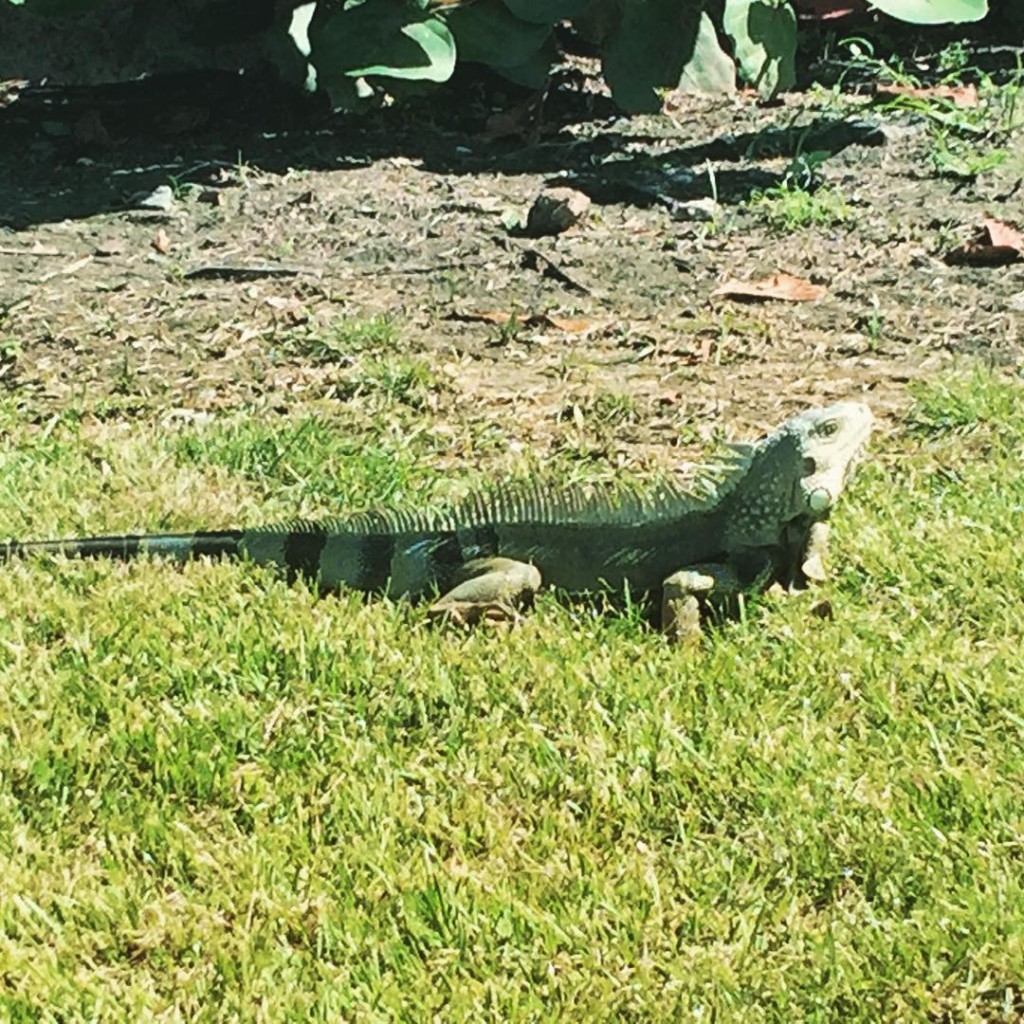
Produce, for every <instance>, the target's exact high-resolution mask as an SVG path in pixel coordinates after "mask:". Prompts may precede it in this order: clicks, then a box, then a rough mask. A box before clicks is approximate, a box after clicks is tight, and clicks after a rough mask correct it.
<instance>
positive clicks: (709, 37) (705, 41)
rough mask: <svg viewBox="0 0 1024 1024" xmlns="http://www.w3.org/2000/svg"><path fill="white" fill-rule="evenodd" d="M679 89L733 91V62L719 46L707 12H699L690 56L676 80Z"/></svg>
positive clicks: (734, 73)
mask: <svg viewBox="0 0 1024 1024" xmlns="http://www.w3.org/2000/svg"><path fill="white" fill-rule="evenodd" d="M679 88H680V90H682V91H683V92H716V93H723V92H724V93H728V92H735V90H736V65H735V64H734V63H733V62H732V58H731V57H730V56H729V55H728V54H727V53H726V52H725V51H724V50H723V49H722V44H721V43H720V42H719V41H718V33H717V32H716V31H715V26H714V23H713V22H712V21H711V18H710V16H709V15H708V13H707V11H703V12H701V16H700V24H699V25H698V27H697V39H696V42H695V43H694V46H693V55H692V56H691V57H690V59H689V60H688V61H687V62H686V67H685V68H683V73H682V75H681V76H680V79H679Z"/></svg>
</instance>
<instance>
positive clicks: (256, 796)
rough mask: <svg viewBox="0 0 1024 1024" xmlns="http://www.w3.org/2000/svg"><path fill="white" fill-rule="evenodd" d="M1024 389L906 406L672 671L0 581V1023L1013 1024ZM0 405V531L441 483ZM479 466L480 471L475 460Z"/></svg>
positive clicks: (0, 574)
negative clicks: (38, 422)
mask: <svg viewBox="0 0 1024 1024" xmlns="http://www.w3.org/2000/svg"><path fill="white" fill-rule="evenodd" d="M1022 410H1024V388H1022V387H1021V385H1020V384H1018V383H1015V382H1011V381H1005V380H1001V379H999V378H995V377H991V376H986V375H979V376H975V377H968V378H957V379H953V380H950V381H947V382H946V383H945V384H944V385H943V386H941V387H934V388H931V389H929V390H927V391H925V392H923V393H922V394H921V395H920V397H919V402H918V404H917V406H916V407H915V409H914V410H913V412H912V413H911V414H910V415H909V417H908V418H907V420H906V422H905V423H904V424H902V425H901V426H899V428H898V429H896V430H895V431H893V432H890V433H887V434H886V433H883V434H882V435H881V436H880V437H879V438H878V440H877V442H876V444H875V446H874V454H873V457H872V459H871V460H870V461H869V462H868V463H866V465H865V466H864V468H863V470H862V472H861V474H860V476H859V477H858V479H857V481H856V483H855V485H854V487H853V488H852V490H851V492H850V494H849V495H848V496H847V499H846V500H845V501H844V503H843V504H842V505H841V507H840V509H839V512H838V514H837V517H836V521H835V524H834V537H835V541H834V562H835V567H836V575H835V578H834V580H833V581H832V582H830V583H829V584H827V585H826V586H825V588H824V595H825V596H826V597H827V598H828V599H829V601H830V602H831V606H832V609H833V617H832V618H830V619H822V618H817V617H814V616H813V615H811V614H810V607H811V603H812V600H813V599H812V598H810V597H801V598H794V599H783V598H774V597H762V598H758V599H755V600H752V601H751V602H750V603H749V605H748V607H747V609H746V614H745V617H744V618H743V620H742V621H739V622H735V623H730V624H726V625H724V626H722V627H721V628H720V629H718V630H717V631H716V632H715V633H714V635H713V636H712V637H710V638H709V640H708V641H707V643H706V645H705V648H704V650H703V651H702V652H701V653H700V654H699V655H698V656H696V657H694V656H687V655H686V654H684V653H683V652H680V651H677V650H674V649H672V648H670V647H668V646H667V645H666V644H665V643H664V642H663V640H662V639H661V638H660V637H659V636H658V635H656V634H654V633H652V632H650V631H648V630H647V628H646V627H645V626H644V625H643V624H642V621H641V619H640V617H639V616H638V615H635V614H632V613H630V612H627V613H624V614H619V615H598V614H596V613H595V612H594V611H593V610H590V609H587V608H585V607H574V606H571V605H564V604H560V603H559V602H558V601H556V600H555V599H554V598H553V597H550V596H545V597H543V598H542V600H541V601H540V602H539V606H538V608H537V609H536V610H535V614H533V615H532V616H531V617H530V618H529V619H528V620H527V621H526V622H525V624H524V625H522V626H521V627H520V628H518V629H515V630H513V631H511V632H489V631H486V630H484V631H479V632H475V633H471V634H469V635H462V634H457V633H450V632H443V631H441V632H438V631H434V630H430V629H427V628H426V625H425V622H424V617H423V613H422V611H421V610H418V609H411V608H407V607H404V606H402V605H399V604H392V603H388V602H383V601H379V602H364V601H363V600H361V599H359V598H356V597H353V596H348V595H346V596H341V597H337V598H336V597H328V598H317V597H316V596H314V595H313V594H312V593H311V592H310V590H309V589H307V588H305V587H303V586H300V585H296V586H288V585H287V584H285V583H283V582H281V581H279V580H277V579H275V578H274V577H273V576H272V575H271V574H269V573H266V572H262V571H260V570H257V569H255V568H253V567H249V566H244V565H230V564H205V563H197V564H193V565H189V566H187V567H185V568H183V569H179V568H175V567H173V566H169V565H166V564H161V563H158V562H142V563H135V564H131V565H117V564H109V563H105V562H94V563H71V562H65V561H61V560H52V559H46V560H39V561H35V562H21V561H19V562H14V563H10V564H8V565H6V566H4V567H2V569H0V603H2V606H3V609H4V614H3V616H2V619H0V1020H3V1021H11V1022H29V1021H31V1022H38V1021H54V1022H56V1021H60V1022H67V1021H142V1020H187V1021H218V1022H219V1021H234V1020H237V1021H275V1022H276V1021H296V1022H298V1021H307V1020H312V1021H338V1020H360V1021H363V1020H366V1021H374V1020H408V1021H423V1020H429V1019H440V1020H473V1021H477V1020H494V1021H526V1020H552V1021H553V1020H580V1021H589V1020H599V1019H604V1020H617V1021H619V1020H625V1021H641V1020H689V1019H694V1020H704V1021H709V1020H722V1021H724V1020H737V1021H744V1022H746V1021H823V1022H824V1021H837V1020H843V1021H849V1020H862V1021H879V1020H892V1021H896V1020H902V1021H909V1020H929V1019H931V1020H936V1021H940V1020H949V1021H961V1020H964V1021H981V1020H986V1021H988V1020H991V1021H996V1020H1020V1019H1021V1014H1022V1012H1024V997H1022V994H1021V981H1020V979H1021V978H1022V977H1024V924H1022V920H1024V918H1022V915H1021V912H1020V907H1021V905H1022V901H1024V891H1022V890H1024V884H1022V879H1024V871H1022V858H1024V839H1022V836H1024V798H1022V796H1021V794H1022V792H1024V788H1022V787H1024V753H1022V750H1024V742H1022V741H1024V687H1022V686H1021V682H1020V681H1021V679H1022V677H1024V654H1022V650H1021V641H1022V638H1024V607H1022V601H1021V595H1022V593H1024V570H1022V565H1024V562H1022V559H1021V540H1020V533H1021V524H1022V522H1024V474H1022V472H1021V452H1022V450H1024V411H1022ZM345 415H346V414H345V413H344V411H342V412H335V413H334V414H333V418H332V414H331V413H330V412H329V411H327V410H324V411H318V412H316V413H311V414H310V416H309V417H307V418H302V417H299V418H288V417H281V418H279V419H277V420H263V421H261V422H259V423H254V422H252V421H243V420H227V421H223V422H214V423H212V424H208V425H206V426H190V427H188V428H176V429H172V428H170V427H157V426H153V427H149V428H145V427H141V428H135V429H133V430H132V432H130V433H129V432H126V431H124V430H122V429H119V428H118V427H116V426H114V425H111V424H106V425H100V426H93V425H89V424H88V423H84V422H79V421H76V420H75V419H74V418H70V417H69V418H65V419H64V420H59V421H54V422H52V423H50V424H48V425H47V426H46V427H45V428H38V427H30V426H27V425H25V424H24V423H23V422H21V421H20V420H19V418H18V416H17V413H16V410H15V408H14V406H13V404H12V403H11V402H10V401H9V400H8V404H7V405H6V407H2V408H0V427H2V428H3V429H4V432H5V436H6V438H7V444H6V445H5V447H4V450H3V452H2V454H0V468H2V472H0V481H2V482H0V509H2V510H3V515H4V521H3V522H2V524H0V527H2V530H3V532H10V533H12V534H34V535H39V534H50V533H54V532H64V531H76V530H81V529H90V530H93V531H97V530H100V529H107V528H109V529H117V528H125V527H129V526H139V525H146V526H152V527H157V526H159V527H163V526H178V527H186V526H190V525H196V524H197V521H202V522H204V523H208V524H210V525H226V524H227V523H231V522H237V521H239V520H243V521H246V522H256V521H259V520H260V519H261V518H270V517H280V516H282V515H287V514H290V513H291V512H295V511H302V512H303V513H312V512H316V511H325V510H327V509H328V508H331V509H335V508H338V507H341V508H344V507H354V506H357V505H359V504H361V503H362V502H363V500H365V499H366V498H369V499H371V500H384V499H389V498H392V497H396V498H400V497H402V496H406V497H408V496H409V495H418V494H420V493H421V492H422V493H436V492H437V491H438V490H439V489H441V490H443V487H444V485H443V484H438V483H436V482H432V481H434V476H433V475H432V473H431V470H430V464H431V462H432V461H434V460H438V459H441V458H443V457H444V455H445V452H446V447H445V445H446V444H447V443H448V442H446V441H444V440H443V439H439V440H437V441H434V440H431V435H430V433H429V432H428V431H421V432H420V433H418V434H416V433H414V434H413V437H412V444H411V447H410V448H409V449H406V448H405V447H404V446H403V442H402V440H401V438H400V437H399V436H398V433H397V432H393V431H390V430H387V429H378V430H372V429H369V428H367V427H366V426H365V425H362V426H360V425H359V424H356V423H354V422H349V421H347V420H346V419H344V416H345ZM482 468H483V467H482Z"/></svg>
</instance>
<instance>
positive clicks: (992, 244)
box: [946, 217, 1024, 267]
mask: <svg viewBox="0 0 1024 1024" xmlns="http://www.w3.org/2000/svg"><path fill="white" fill-rule="evenodd" d="M1020 259H1024V234H1021V232H1020V231H1018V230H1017V228H1015V227H1014V226H1013V225H1012V224H1007V223H1006V221H1002V220H996V219H995V218H994V217H986V218H985V220H983V221H982V222H981V227H980V228H979V229H978V230H977V232H976V233H975V235H974V238H972V239H971V240H970V241H969V242H965V243H964V244H963V245H958V246H957V247H956V248H955V249H952V250H950V252H948V253H946V262H947V263H949V264H951V265H952V266H962V265H966V266H982V267H996V266H1002V265H1004V264H1006V263H1016V262H1017V261H1018V260H1020Z"/></svg>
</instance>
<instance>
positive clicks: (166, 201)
mask: <svg viewBox="0 0 1024 1024" xmlns="http://www.w3.org/2000/svg"><path fill="white" fill-rule="evenodd" d="M134 202H135V205H136V206H137V207H138V208H139V209H140V210H170V209H171V208H172V207H173V206H174V192H173V191H172V189H171V186H170V185H157V187H156V188H155V189H153V191H152V192H150V193H149V194H148V195H147V194H146V193H145V192H140V193H139V195H137V196H135V197H134Z"/></svg>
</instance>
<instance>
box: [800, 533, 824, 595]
mask: <svg viewBox="0 0 1024 1024" xmlns="http://www.w3.org/2000/svg"><path fill="white" fill-rule="evenodd" d="M828 533H829V525H828V523H826V522H819V523H811V527H810V529H809V530H808V531H807V543H806V545H805V546H804V550H803V552H802V555H803V560H802V561H801V563H800V572H801V573H802V574H803V577H804V579H806V580H810V581H811V582H812V583H821V582H822V580H826V579H828V569H827V568H826V566H827V564H828Z"/></svg>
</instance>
